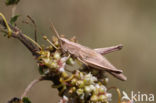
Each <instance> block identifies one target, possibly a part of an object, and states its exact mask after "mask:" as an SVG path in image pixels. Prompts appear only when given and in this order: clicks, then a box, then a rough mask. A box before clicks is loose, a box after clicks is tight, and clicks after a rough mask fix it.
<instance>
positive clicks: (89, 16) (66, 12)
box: [0, 0, 156, 103]
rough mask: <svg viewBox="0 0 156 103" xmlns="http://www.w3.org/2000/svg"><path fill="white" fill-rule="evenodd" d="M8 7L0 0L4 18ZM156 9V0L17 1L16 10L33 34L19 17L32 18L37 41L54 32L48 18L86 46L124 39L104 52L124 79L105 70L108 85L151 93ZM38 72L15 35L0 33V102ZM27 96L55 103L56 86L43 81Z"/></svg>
mask: <svg viewBox="0 0 156 103" xmlns="http://www.w3.org/2000/svg"><path fill="white" fill-rule="evenodd" d="M11 8H12V7H11V6H9V7H7V6H5V4H4V0H0V12H2V13H3V14H4V15H5V16H6V17H7V18H10V16H11ZM155 11H156V1H155V0H44V1H43V0H21V1H20V3H19V4H18V5H17V10H16V14H20V18H19V20H18V22H17V24H18V27H20V28H21V29H22V31H23V32H24V33H26V34H28V35H29V36H30V37H32V38H33V37H34V35H33V26H32V25H31V24H28V25H27V24H23V23H22V21H23V20H25V19H26V16H27V15H30V16H31V17H32V18H33V19H34V20H35V21H36V24H37V29H38V35H37V36H38V39H39V40H38V41H39V43H40V44H45V41H44V40H42V35H44V34H46V35H48V37H49V38H51V36H52V35H53V34H52V33H51V31H50V29H49V26H50V20H52V21H53V22H54V24H55V26H56V28H57V29H58V31H59V32H60V33H62V34H64V35H65V36H66V37H67V38H71V37H72V36H74V35H75V36H76V37H77V40H78V41H79V43H80V44H83V45H85V46H88V47H90V48H98V47H108V46H113V45H117V44H123V45H124V48H123V49H122V50H121V51H117V52H114V53H110V54H107V55H105V56H106V57H107V58H108V59H109V60H110V61H111V63H112V64H114V65H115V66H116V67H117V68H119V69H122V70H123V71H124V74H125V75H126V76H127V78H128V80H127V81H125V82H122V81H119V80H117V79H116V78H113V77H112V76H110V75H109V74H108V76H109V77H110V79H109V83H108V87H111V86H116V87H119V88H120V89H121V90H124V91H126V92H127V93H128V95H129V96H130V93H131V91H132V90H133V91H134V92H135V93H137V92H138V91H140V92H141V93H144V94H151V93H152V94H155V93H156V80H155V78H156V74H155V72H156V63H155V62H156V56H155V53H156V46H155V44H156V13H155ZM37 77H39V73H38V70H37V65H36V61H35V60H34V58H33V57H32V54H31V53H30V52H29V51H28V50H27V49H26V47H24V45H23V44H21V43H20V42H19V41H18V40H16V39H14V38H10V39H8V38H7V37H4V36H3V35H2V34H1V35H0V103H6V102H7V101H8V100H10V98H12V97H15V96H16V97H19V96H20V95H21V94H22V93H23V91H24V89H25V88H26V86H27V85H28V84H29V83H30V82H31V81H32V80H33V79H34V78H37ZM110 92H113V90H112V91H110ZM28 96H29V97H30V99H31V100H32V102H33V103H56V102H57V101H58V100H59V97H58V95H57V90H56V89H52V88H51V82H46V81H43V82H40V83H39V84H37V85H35V87H34V88H33V89H32V90H31V91H30V92H29V94H28ZM116 98H117V94H116V93H115V92H113V99H116ZM112 103H116V101H114V102H112ZM142 103H147V102H142Z"/></svg>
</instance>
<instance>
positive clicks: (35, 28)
mask: <svg viewBox="0 0 156 103" xmlns="http://www.w3.org/2000/svg"><path fill="white" fill-rule="evenodd" d="M27 17H28V19H29V20H30V21H31V22H32V24H33V26H34V34H35V41H36V42H37V26H36V23H35V20H33V19H32V18H31V17H30V16H29V15H27Z"/></svg>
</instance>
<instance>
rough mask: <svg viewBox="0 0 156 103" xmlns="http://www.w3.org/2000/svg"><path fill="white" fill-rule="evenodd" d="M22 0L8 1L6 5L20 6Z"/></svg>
mask: <svg viewBox="0 0 156 103" xmlns="http://www.w3.org/2000/svg"><path fill="white" fill-rule="evenodd" d="M19 1H20V0H6V1H5V4H6V5H14V4H18V2H19Z"/></svg>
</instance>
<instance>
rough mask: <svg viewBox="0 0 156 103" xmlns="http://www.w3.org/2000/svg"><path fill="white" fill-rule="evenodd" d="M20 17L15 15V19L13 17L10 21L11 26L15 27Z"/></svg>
mask: <svg viewBox="0 0 156 103" xmlns="http://www.w3.org/2000/svg"><path fill="white" fill-rule="evenodd" d="M18 17H19V15H15V16H14V17H11V19H10V24H11V25H13V26H14V25H15V22H16V21H17V19H18Z"/></svg>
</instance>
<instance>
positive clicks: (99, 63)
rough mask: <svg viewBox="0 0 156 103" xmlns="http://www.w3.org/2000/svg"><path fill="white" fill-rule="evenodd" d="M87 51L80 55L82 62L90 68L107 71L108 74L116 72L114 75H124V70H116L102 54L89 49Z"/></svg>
mask: <svg viewBox="0 0 156 103" xmlns="http://www.w3.org/2000/svg"><path fill="white" fill-rule="evenodd" d="M85 50H86V51H82V52H81V53H80V57H79V58H80V60H81V61H83V62H84V63H86V64H88V66H90V67H93V68H96V69H100V70H106V71H108V72H114V73H122V70H118V69H117V68H115V67H114V66H113V65H112V64H111V63H110V62H109V61H108V60H107V59H106V58H105V57H103V56H102V55H101V54H99V53H97V52H96V51H94V50H91V49H89V48H88V50H87V49H85Z"/></svg>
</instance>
